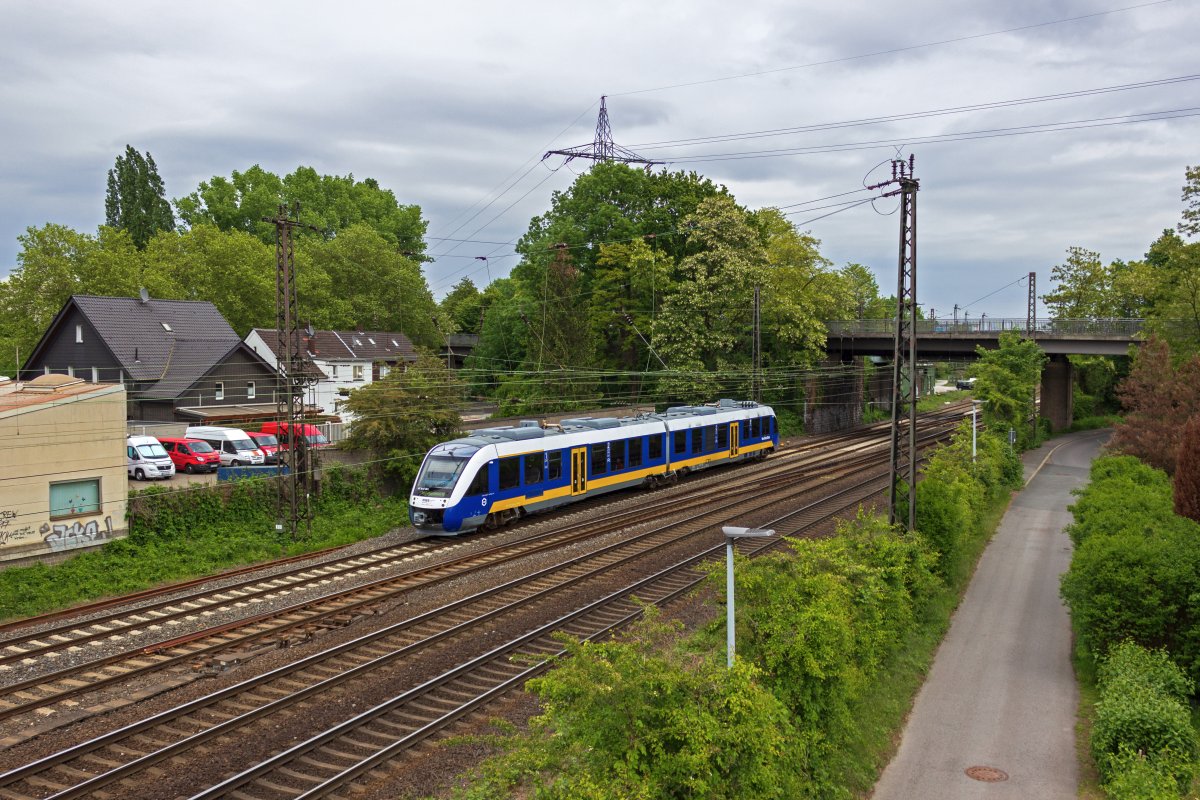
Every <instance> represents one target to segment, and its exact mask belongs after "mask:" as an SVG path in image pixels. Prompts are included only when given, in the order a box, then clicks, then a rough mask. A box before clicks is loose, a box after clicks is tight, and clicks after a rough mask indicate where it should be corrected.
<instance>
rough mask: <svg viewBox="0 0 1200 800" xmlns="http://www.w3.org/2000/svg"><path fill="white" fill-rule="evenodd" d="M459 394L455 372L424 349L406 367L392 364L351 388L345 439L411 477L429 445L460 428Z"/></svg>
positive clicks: (400, 477)
mask: <svg viewBox="0 0 1200 800" xmlns="http://www.w3.org/2000/svg"><path fill="white" fill-rule="evenodd" d="M460 399H461V391H460V386H459V384H458V381H457V379H456V378H455V377H454V374H453V373H452V372H450V370H448V369H447V368H446V365H445V364H444V363H443V362H442V361H441V359H439V358H437V357H435V356H433V355H430V354H426V355H423V356H421V358H420V359H419V360H418V361H417V363H416V364H413V365H412V366H410V367H409V368H408V369H407V370H398V369H396V370H392V371H391V372H389V373H388V374H387V375H385V376H384V377H382V378H380V379H379V380H377V381H372V382H371V383H369V384H367V385H366V386H363V387H362V388H360V389H355V390H354V391H352V392H351V393H350V397H349V398H348V399H347V400H346V404H345V407H346V409H347V410H348V411H350V412H351V413H352V414H353V415H354V424H353V425H351V426H350V436H349V438H348V439H347V440H346V441H347V445H348V446H349V447H351V448H362V449H371V450H374V451H376V452H377V453H379V454H380V455H381V456H382V457H383V458H384V459H385V460H384V465H385V466H384V468H385V469H386V470H387V471H388V472H389V473H390V474H392V475H394V476H395V477H396V478H397V480H399V481H400V482H401V483H411V482H412V480H413V479H414V478H416V475H417V470H418V469H419V468H420V466H421V460H422V459H423V458H424V457H425V454H426V453H427V452H429V449H430V448H432V447H433V446H434V445H435V444H438V443H439V442H444V441H446V440H447V439H451V438H453V437H454V435H455V434H456V433H458V431H459V428H460V427H461V426H462V419H461V418H460V417H459V415H458V412H457V411H456V410H455V409H456V408H458V405H459V401H460Z"/></svg>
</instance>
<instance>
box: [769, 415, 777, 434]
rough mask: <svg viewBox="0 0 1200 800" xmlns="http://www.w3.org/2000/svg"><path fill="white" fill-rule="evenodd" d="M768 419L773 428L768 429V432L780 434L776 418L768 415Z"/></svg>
mask: <svg viewBox="0 0 1200 800" xmlns="http://www.w3.org/2000/svg"><path fill="white" fill-rule="evenodd" d="M767 421H768V422H769V423H770V428H771V429H770V430H769V431H767V433H769V434H776V435H778V434H779V429H778V428H776V427H775V418H774V417H767Z"/></svg>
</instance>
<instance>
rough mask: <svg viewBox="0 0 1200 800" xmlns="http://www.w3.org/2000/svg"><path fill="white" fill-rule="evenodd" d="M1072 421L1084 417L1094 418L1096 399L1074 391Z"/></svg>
mask: <svg viewBox="0 0 1200 800" xmlns="http://www.w3.org/2000/svg"><path fill="white" fill-rule="evenodd" d="M1072 400H1073V403H1072V405H1073V406H1074V410H1073V411H1072V414H1071V418H1072V419H1083V418H1084V417H1091V416H1094V415H1095V413H1096V398H1095V397H1093V396H1092V395H1090V394H1084V393H1083V392H1080V391H1076V392H1075V394H1074V396H1073V398H1072Z"/></svg>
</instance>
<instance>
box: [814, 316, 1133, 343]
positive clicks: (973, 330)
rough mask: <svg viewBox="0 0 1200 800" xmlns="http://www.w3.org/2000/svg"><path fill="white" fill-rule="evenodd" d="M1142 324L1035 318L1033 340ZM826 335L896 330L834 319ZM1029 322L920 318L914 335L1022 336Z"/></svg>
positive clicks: (879, 323) (887, 324)
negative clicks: (1006, 332)
mask: <svg viewBox="0 0 1200 800" xmlns="http://www.w3.org/2000/svg"><path fill="white" fill-rule="evenodd" d="M1145 324H1146V321H1145V320H1142V319H1038V320H1034V323H1033V335H1034V338H1037V337H1038V336H1107V337H1113V338H1130V339H1132V338H1136V337H1139V336H1141V334H1142V331H1143V329H1144V328H1145ZM825 327H826V329H827V330H828V331H829V336H830V337H831V338H832V337H838V336H849V337H853V336H891V335H892V334H893V333H894V332H895V330H896V322H895V320H890V319H856V320H836V321H832V322H826V323H825ZM1028 330H1029V321H1028V320H1027V319H1025V318H1024V317H1019V318H1003V317H1001V318H996V319H992V318H990V317H982V316H981V317H980V318H979V319H962V320H947V319H920V320H917V335H918V336H920V335H936V334H949V335H965V336H979V335H984V336H987V335H991V334H995V335H997V336H999V335H1000V334H1001V333H1003V332H1005V331H1016V332H1018V333H1026V332H1027V331H1028Z"/></svg>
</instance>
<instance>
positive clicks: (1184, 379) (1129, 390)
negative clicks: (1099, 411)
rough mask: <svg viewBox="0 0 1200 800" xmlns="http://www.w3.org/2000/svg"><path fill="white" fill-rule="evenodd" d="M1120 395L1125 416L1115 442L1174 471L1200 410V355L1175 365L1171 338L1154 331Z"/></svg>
mask: <svg viewBox="0 0 1200 800" xmlns="http://www.w3.org/2000/svg"><path fill="white" fill-rule="evenodd" d="M1117 396H1118V397H1120V398H1121V403H1122V404H1123V405H1124V407H1125V417H1124V419H1123V420H1121V422H1119V423H1118V424H1117V425H1116V428H1115V430H1114V431H1113V436H1112V441H1111V442H1110V446H1111V447H1112V448H1113V449H1114V450H1119V451H1121V452H1123V453H1128V454H1129V455H1132V456H1136V457H1138V458H1140V459H1141V460H1142V461H1145V462H1146V463H1147V464H1150V465H1151V466H1153V467H1156V468H1158V469H1161V470H1163V471H1164V472H1167V473H1172V472H1174V470H1175V464H1176V459H1177V457H1178V453H1179V447H1180V442H1181V437H1182V433H1183V428H1184V425H1185V424H1186V423H1187V421H1188V419H1190V418H1191V417H1193V416H1195V415H1197V414H1200V356H1193V357H1192V358H1190V359H1188V360H1186V361H1184V362H1183V363H1182V364H1180V365H1179V366H1175V365H1173V364H1172V359H1171V348H1170V346H1169V345H1168V344H1167V342H1166V341H1165V340H1163V339H1160V338H1158V337H1157V336H1152V337H1151V338H1150V339H1149V340H1147V341H1146V343H1145V344H1143V345H1142V346H1141V348H1140V349H1139V350H1138V352H1137V355H1136V356H1135V357H1134V359H1133V366H1132V368H1131V369H1130V371H1129V377H1127V378H1126V379H1125V380H1124V381H1122V382H1121V385H1120V386H1118V387H1117Z"/></svg>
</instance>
